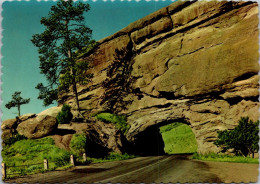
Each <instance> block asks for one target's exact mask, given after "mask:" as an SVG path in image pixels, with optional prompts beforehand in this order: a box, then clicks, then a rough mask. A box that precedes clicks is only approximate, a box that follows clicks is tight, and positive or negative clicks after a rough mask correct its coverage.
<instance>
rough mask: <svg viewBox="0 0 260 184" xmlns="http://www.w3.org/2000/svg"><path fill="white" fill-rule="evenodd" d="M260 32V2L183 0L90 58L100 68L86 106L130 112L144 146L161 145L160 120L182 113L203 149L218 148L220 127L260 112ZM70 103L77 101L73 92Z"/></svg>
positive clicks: (137, 142)
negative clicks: (259, 3)
mask: <svg viewBox="0 0 260 184" xmlns="http://www.w3.org/2000/svg"><path fill="white" fill-rule="evenodd" d="M258 34H259V31H258V5H257V3H256V2H251V1H245V2H240V1H239V2H235V1H209V2H208V1H177V2H175V3H173V4H171V5H170V6H168V7H165V8H162V9H160V10H158V11H156V12H154V13H153V14H151V15H148V16H146V17H144V18H142V19H140V20H138V21H136V22H134V23H132V24H130V25H129V26H127V27H125V28H124V29H122V30H121V31H119V32H117V33H115V34H113V35H111V36H109V37H107V38H104V39H103V40H101V41H100V42H99V43H100V45H99V47H98V48H97V49H96V50H95V52H94V53H93V54H91V55H90V56H89V55H86V56H84V57H83V58H82V59H89V58H91V59H92V60H93V63H92V65H93V68H92V69H91V71H90V72H91V73H93V75H94V77H93V80H92V81H91V83H89V84H88V85H86V86H78V87H79V94H80V96H79V100H80V107H81V110H82V113H83V114H84V115H85V116H86V117H87V116H89V115H91V114H93V113H97V112H100V111H112V112H114V113H119V114H124V115H125V116H127V122H128V123H129V124H130V125H131V128H130V130H129V132H128V134H127V139H128V140H129V141H130V142H132V143H133V145H134V148H133V149H134V150H135V152H136V153H142V154H148V153H147V151H146V150H149V152H150V154H153V153H152V152H154V153H155V152H156V149H157V148H156V146H155V145H157V143H158V144H159V142H160V140H159V142H157V143H156V136H158V127H160V126H162V125H166V124H169V123H173V122H177V121H178V122H184V123H186V124H188V125H189V126H190V127H191V128H192V130H193V132H194V134H195V136H196V139H197V142H198V152H209V151H218V149H217V147H216V146H214V144H213V141H214V140H215V139H216V136H217V130H224V129H231V128H234V126H235V125H237V122H238V120H239V119H240V117H241V116H249V117H250V118H251V119H253V120H257V119H258V118H259V113H258V109H259V101H258V97H259V92H258V88H259V84H258V80H259V76H258V71H259V65H258ZM63 103H68V104H70V105H72V106H73V107H74V106H75V103H74V101H73V94H72V93H67V94H62V95H61V96H60V104H63ZM149 137H150V138H151V139H150V138H149ZM151 140H154V141H155V142H154V144H151V142H150V141H151ZM148 147H149V148H148ZM152 147H153V148H152ZM157 150H158V149H157Z"/></svg>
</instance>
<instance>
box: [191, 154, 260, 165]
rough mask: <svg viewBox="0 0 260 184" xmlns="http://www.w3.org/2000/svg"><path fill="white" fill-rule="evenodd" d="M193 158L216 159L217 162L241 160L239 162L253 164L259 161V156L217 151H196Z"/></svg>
mask: <svg viewBox="0 0 260 184" xmlns="http://www.w3.org/2000/svg"><path fill="white" fill-rule="evenodd" d="M192 158H193V159H198V160H206V161H216V162H239V163H253V164H258V163H259V161H258V158H252V157H243V156H234V155H227V154H217V153H207V154H198V153H195V154H193V155H192Z"/></svg>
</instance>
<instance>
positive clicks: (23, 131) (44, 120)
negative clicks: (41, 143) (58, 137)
mask: <svg viewBox="0 0 260 184" xmlns="http://www.w3.org/2000/svg"><path fill="white" fill-rule="evenodd" d="M57 126H58V122H57V120H56V118H54V117H52V116H49V115H41V116H36V117H35V118H30V119H28V120H25V121H23V122H21V123H20V124H19V125H18V126H17V129H16V130H17V132H18V133H19V134H20V135H24V136H25V137H27V138H29V139H36V138H42V137H45V136H46V135H49V134H51V133H52V132H54V131H55V130H56V129H57Z"/></svg>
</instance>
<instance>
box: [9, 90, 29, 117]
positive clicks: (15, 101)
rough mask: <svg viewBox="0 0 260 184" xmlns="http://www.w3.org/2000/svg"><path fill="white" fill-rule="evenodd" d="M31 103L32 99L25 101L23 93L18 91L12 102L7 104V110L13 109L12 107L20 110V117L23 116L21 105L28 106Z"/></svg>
mask: <svg viewBox="0 0 260 184" xmlns="http://www.w3.org/2000/svg"><path fill="white" fill-rule="evenodd" d="M29 102H30V98H27V99H23V98H22V97H21V91H16V92H14V94H13V95H12V100H11V101H10V102H8V103H7V104H5V107H6V108H7V109H11V108H12V107H17V108H18V116H20V115H21V105H24V104H28V103H29Z"/></svg>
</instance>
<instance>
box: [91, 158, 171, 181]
mask: <svg viewBox="0 0 260 184" xmlns="http://www.w3.org/2000/svg"><path fill="white" fill-rule="evenodd" d="M169 158H171V157H167V158H166V159H162V160H161V161H158V162H156V163H154V164H150V165H147V166H144V167H142V168H139V169H137V170H134V171H130V172H128V173H125V174H121V175H118V176H114V177H112V178H109V179H105V180H102V181H98V182H95V183H108V182H109V181H111V180H113V179H116V178H120V177H122V176H126V175H129V174H131V173H134V172H137V171H140V170H142V169H145V168H147V167H150V166H152V165H155V164H158V163H160V162H162V161H165V160H167V159H169Z"/></svg>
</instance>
